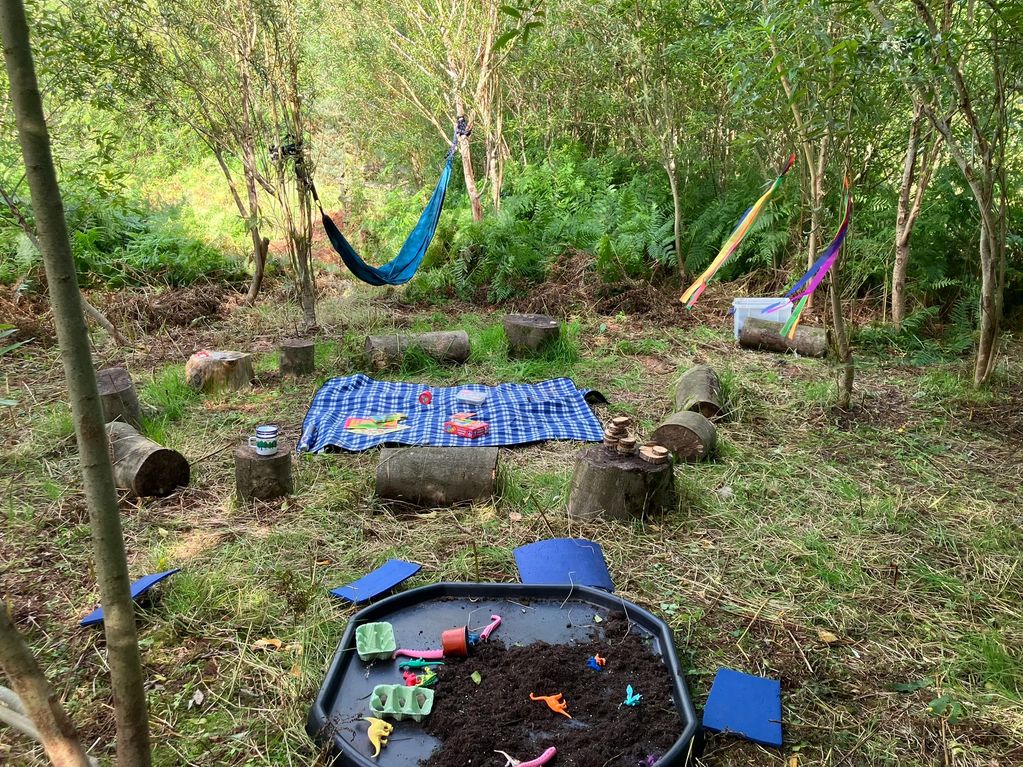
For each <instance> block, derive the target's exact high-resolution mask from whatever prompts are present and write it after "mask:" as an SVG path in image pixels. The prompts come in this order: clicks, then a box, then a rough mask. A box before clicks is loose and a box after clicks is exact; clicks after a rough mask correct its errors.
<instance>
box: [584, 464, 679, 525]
mask: <svg viewBox="0 0 1023 767" xmlns="http://www.w3.org/2000/svg"><path fill="white" fill-rule="evenodd" d="M675 504H676V494H675V475H674V463H673V462H672V461H667V462H665V463H661V464H653V463H649V462H647V461H645V460H643V458H641V457H640V456H639V455H622V454H620V453H618V452H617V451H614V450H609V449H608V448H605V447H590V448H586V449H585V450H583V451H582V452H581V453H580V454H579V457H578V458H577V459H576V463H575V471H574V472H573V474H572V485H571V489H570V490H569V496H568V516H569V518H571V519H590V518H593V517H599V516H607V517H611V518H613V519H620V520H626V521H627V520H632V519H641V518H645V517H649V516H652V515H655V514H660V513H661V512H663V511H666V510H668V509H672V508H674V507H675Z"/></svg>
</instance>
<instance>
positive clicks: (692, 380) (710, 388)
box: [675, 365, 724, 420]
mask: <svg viewBox="0 0 1023 767" xmlns="http://www.w3.org/2000/svg"><path fill="white" fill-rule="evenodd" d="M721 403H722V397H721V379H720V378H718V374H717V373H715V372H714V369H713V368H711V367H710V366H708V365H696V366H695V367H691V368H689V370H687V371H686V372H685V373H683V374H682V378H680V379H679V382H678V385H676V386H675V410H676V411H678V412H683V411H686V410H692V411H693V412H696V413H699V414H700V415H702V416H703V417H704V418H709V419H711V420H715V419H717V418H720V417H721V415H722V414H723V413H724V408H723V407H722V404H721Z"/></svg>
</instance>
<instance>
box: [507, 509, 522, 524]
mask: <svg viewBox="0 0 1023 767" xmlns="http://www.w3.org/2000/svg"><path fill="white" fill-rule="evenodd" d="M508 519H509V520H511V521H512V522H521V521H522V515H521V514H519V513H518V512H517V511H513V512H512V513H511V514H509V515H508Z"/></svg>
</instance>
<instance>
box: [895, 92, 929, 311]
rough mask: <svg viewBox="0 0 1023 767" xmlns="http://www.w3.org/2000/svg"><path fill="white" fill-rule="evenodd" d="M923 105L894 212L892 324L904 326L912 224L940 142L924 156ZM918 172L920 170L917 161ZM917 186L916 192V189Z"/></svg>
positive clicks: (910, 141) (912, 127) (912, 128)
mask: <svg viewBox="0 0 1023 767" xmlns="http://www.w3.org/2000/svg"><path fill="white" fill-rule="evenodd" d="M924 119H925V117H924V113H923V108H922V106H921V105H920V104H917V105H916V107H915V109H914V112H913V121H912V122H911V123H910V126H909V139H908V140H907V142H906V157H905V160H904V161H903V166H902V182H901V184H900V185H899V202H898V208H897V209H896V213H895V263H894V265H893V266H892V298H891V301H892V323H894V325H895V327H897V328H900V327H902V321H903V320H904V319H905V318H906V273H907V271H908V269H909V241H910V237H911V236H912V233H913V226H914V225H915V224H916V219H917V217H918V216H919V215H920V208H921V205H922V203H923V197H924V192H925V191H926V189H927V184H928V183H929V182H930V179H931V174H932V172H933V171H934V166H935V164H936V162H937V159H938V153H939V151H940V148H941V141H940V139H939V138H935V139H934V140H933V142H932V144H931V145H930V147H929V148H927V149H925V150H924V151H923V153H922V155H921V151H920V144H921V127H922V125H923V123H924ZM918 159H919V160H920V162H919V165H920V167H919V172H918V170H917V160H918ZM914 186H915V187H916V194H915V195H914V193H913V188H914Z"/></svg>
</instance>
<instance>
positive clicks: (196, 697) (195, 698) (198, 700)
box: [188, 690, 206, 708]
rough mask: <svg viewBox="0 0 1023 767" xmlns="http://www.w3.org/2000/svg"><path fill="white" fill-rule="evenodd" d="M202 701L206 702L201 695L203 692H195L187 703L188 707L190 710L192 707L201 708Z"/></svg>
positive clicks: (204, 697)
mask: <svg viewBox="0 0 1023 767" xmlns="http://www.w3.org/2000/svg"><path fill="white" fill-rule="evenodd" d="M204 700H206V696H205V695H204V694H203V691H202V690H196V691H195V692H194V693H193V694H192V699H191V700H190V701H188V707H189V708H191V707H192V706H201V705H202V702H203V701H204Z"/></svg>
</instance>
